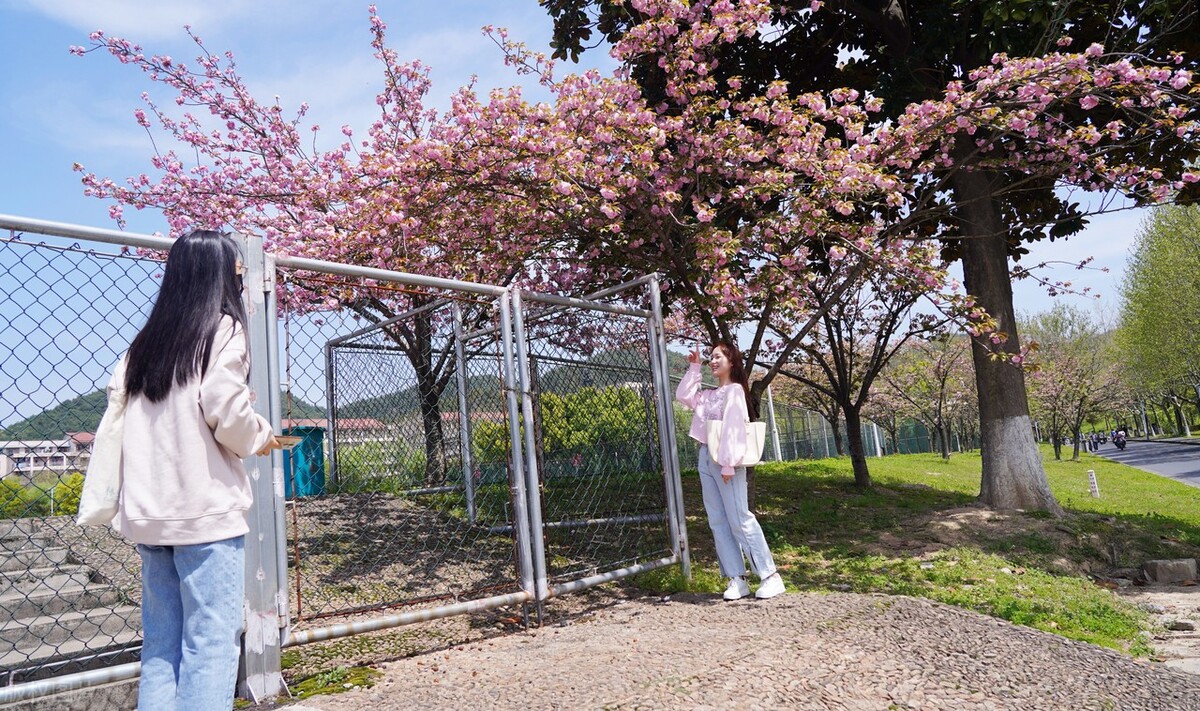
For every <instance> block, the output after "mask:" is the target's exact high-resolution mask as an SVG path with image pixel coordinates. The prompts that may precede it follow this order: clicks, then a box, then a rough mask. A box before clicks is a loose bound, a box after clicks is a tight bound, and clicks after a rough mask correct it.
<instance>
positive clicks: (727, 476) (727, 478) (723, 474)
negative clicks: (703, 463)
mask: <svg viewBox="0 0 1200 711" xmlns="http://www.w3.org/2000/svg"><path fill="white" fill-rule="evenodd" d="M735 476H737V472H736V471H732V472H721V478H722V479H724V480H725V483H726V484H728V483H729V482H731V481H733V478H734V477H735Z"/></svg>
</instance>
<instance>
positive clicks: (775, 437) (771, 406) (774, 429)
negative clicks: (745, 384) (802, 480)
mask: <svg viewBox="0 0 1200 711" xmlns="http://www.w3.org/2000/svg"><path fill="white" fill-rule="evenodd" d="M767 419H768V420H770V422H771V443H772V447H771V449H773V450H775V461H777V462H782V461H783V451H782V450H781V449H780V447H779V427H778V425H777V424H776V423H775V398H774V397H772V396H771V386H770V385H768V386H767Z"/></svg>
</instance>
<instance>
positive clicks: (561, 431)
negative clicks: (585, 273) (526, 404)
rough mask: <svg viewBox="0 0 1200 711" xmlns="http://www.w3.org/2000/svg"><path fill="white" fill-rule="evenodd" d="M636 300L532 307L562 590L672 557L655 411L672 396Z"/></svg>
mask: <svg viewBox="0 0 1200 711" xmlns="http://www.w3.org/2000/svg"><path fill="white" fill-rule="evenodd" d="M638 291H639V292H640V291H641V290H638ZM637 295H639V296H640V295H641V294H637ZM629 296H630V294H629V293H628V292H622V293H619V294H616V295H614V298H610V299H608V300H606V301H605V302H604V304H603V305H604V306H607V307H609V308H610V309H612V310H599V309H598V308H595V309H589V308H581V307H563V306H561V305H556V304H554V303H546V302H544V301H540V302H539V301H537V300H536V297H533V296H530V297H529V298H527V299H526V302H525V303H526V304H527V306H526V309H525V312H524V314H523V326H524V331H525V340H524V342H523V344H522V345H523V347H524V348H523V350H525V351H526V352H527V354H528V358H527V362H528V367H529V373H528V382H529V385H530V390H531V393H532V396H533V398H532V401H533V402H532V404H533V424H534V440H535V446H534V449H533V451H534V452H536V455H537V457H536V470H537V474H538V487H537V491H536V494H537V495H539V496H540V506H538V507H536V510H538V511H540V514H541V517H542V520H541V524H542V528H543V535H542V540H541V544H542V546H543V548H544V556H542V557H543V558H544V560H545V565H546V568H545V571H544V573H545V577H546V578H547V580H548V584H549V585H550V586H551V590H561V589H564V588H562V587H561V586H562V585H563V584H567V583H570V582H571V581H573V580H579V579H582V578H587V577H589V576H592V575H596V574H598V573H602V572H604V571H611V570H615V569H621V568H624V567H627V566H632V565H639V564H645V563H648V562H650V561H654V560H656V559H661V558H667V557H669V556H671V555H672V536H671V529H670V523H669V515H668V497H669V489H668V488H667V487H666V484H667V482H668V478H667V477H664V472H665V471H666V470H667V469H668V467H667V466H665V465H664V461H663V456H662V452H663V447H662V444H663V442H662V440H661V438H660V433H659V425H658V419H657V414H656V413H657V405H656V403H657V402H660V400H659V397H660V396H662V397H663V400H664V401H669V398H670V397H671V393H669V392H668V393H660V392H659V388H658V387H656V384H655V383H656V378H655V374H654V369H655V365H654V363H655V360H656V358H657V356H656V354H655V353H654V352H653V349H654V348H655V346H656V343H655V341H654V340H652V339H647V337H646V334H647V325H648V316H649V312H647V311H646V310H645V304H642V303H637V301H638V300H637V299H634V300H633V303H630V300H629V299H628V297H629ZM599 305H601V304H597V306H599ZM534 543H535V546H536V545H537V544H538V541H535V542H534ZM539 577H540V575H539Z"/></svg>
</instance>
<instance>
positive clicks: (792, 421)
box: [787, 405, 800, 459]
mask: <svg viewBox="0 0 1200 711" xmlns="http://www.w3.org/2000/svg"><path fill="white" fill-rule="evenodd" d="M787 416H788V438H789V439H791V441H792V459H799V458H800V450H799V449H798V447H799V442H798V441H797V440H799V439H800V438H799V436H798V435H797V433H796V408H795V407H792V406H791V405H788V406H787Z"/></svg>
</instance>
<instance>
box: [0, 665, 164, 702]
mask: <svg viewBox="0 0 1200 711" xmlns="http://www.w3.org/2000/svg"><path fill="white" fill-rule="evenodd" d="M141 670H142V663H141V662H130V663H128V664H120V665H118V666H115V667H106V668H104V669H93V670H92V671H85V672H78V673H76V674H64V675H63V676H56V677H52V678H50V679H41V680H38V681H29V682H25V683H24V684H16V685H13V686H5V687H0V706H3V705H5V704H12V703H16V702H18V701H28V700H29V699H36V698H38V697H41V696H49V695H51V694H61V693H62V692H64V691H75V690H77V689H86V688H88V687H92V686H100V685H101V684H111V683H113V682H114V681H125V680H126V679H136V678H137V677H138V675H139V674H141Z"/></svg>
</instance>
